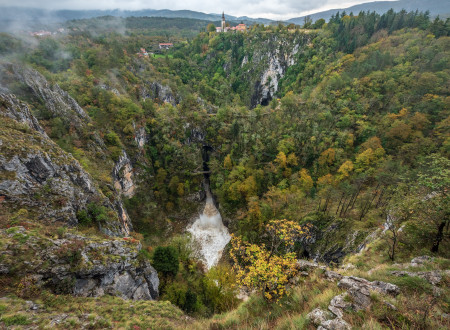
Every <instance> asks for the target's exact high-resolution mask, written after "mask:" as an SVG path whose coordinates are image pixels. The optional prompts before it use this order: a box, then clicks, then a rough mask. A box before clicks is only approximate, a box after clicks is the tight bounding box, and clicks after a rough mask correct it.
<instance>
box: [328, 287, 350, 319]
mask: <svg viewBox="0 0 450 330" xmlns="http://www.w3.org/2000/svg"><path fill="white" fill-rule="evenodd" d="M346 299H347V293H343V294H340V295H337V296H335V297H334V298H333V299H331V301H330V305H328V310H329V311H330V312H332V313H333V314H334V315H336V316H337V317H342V316H344V310H346V309H350V308H351V307H352V304H351V303H350V302H349V301H346Z"/></svg>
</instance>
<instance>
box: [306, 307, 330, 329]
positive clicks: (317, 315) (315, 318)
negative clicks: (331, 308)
mask: <svg viewBox="0 0 450 330" xmlns="http://www.w3.org/2000/svg"><path fill="white" fill-rule="evenodd" d="M306 317H307V318H308V319H309V320H310V321H311V322H312V324H314V325H316V326H319V325H320V324H321V323H323V322H326V321H328V320H331V319H332V318H333V314H331V313H330V312H328V311H324V310H323V309H320V308H316V309H314V310H313V311H312V312H311V313H309V314H308V315H307V316H306Z"/></svg>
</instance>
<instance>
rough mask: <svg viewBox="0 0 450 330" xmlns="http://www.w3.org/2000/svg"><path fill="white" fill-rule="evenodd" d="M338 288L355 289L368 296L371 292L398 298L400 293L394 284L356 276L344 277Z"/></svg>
mask: <svg viewBox="0 0 450 330" xmlns="http://www.w3.org/2000/svg"><path fill="white" fill-rule="evenodd" d="M338 287H340V288H342V289H347V290H350V289H353V290H357V291H361V292H363V293H364V294H366V295H369V294H370V290H373V291H378V292H380V293H383V294H389V295H391V296H396V295H398V294H399V293H400V289H399V287H398V286H396V285H394V284H391V283H386V282H381V281H373V282H370V281H368V280H366V279H364V278H360V277H356V276H344V277H343V278H342V279H341V280H340V281H339V283H338Z"/></svg>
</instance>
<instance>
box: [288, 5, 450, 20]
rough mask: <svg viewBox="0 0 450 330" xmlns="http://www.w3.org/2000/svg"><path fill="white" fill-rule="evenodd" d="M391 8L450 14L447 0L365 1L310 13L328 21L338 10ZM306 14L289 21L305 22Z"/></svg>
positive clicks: (381, 10) (313, 17) (312, 16)
mask: <svg viewBox="0 0 450 330" xmlns="http://www.w3.org/2000/svg"><path fill="white" fill-rule="evenodd" d="M389 9H393V10H395V11H400V10H402V9H405V10H406V11H415V10H418V11H422V12H425V11H427V10H428V11H430V15H431V16H438V15H440V16H441V17H447V16H448V15H450V2H448V1H445V0H428V1H421V0H398V1H374V2H368V3H363V4H359V5H355V6H351V7H347V8H339V9H330V10H327V11H323V12H319V13H315V14H311V15H308V16H309V17H310V18H311V19H312V20H313V21H316V20H318V19H320V18H323V19H325V20H326V21H328V20H329V19H330V18H331V16H333V15H336V13H338V12H343V11H345V12H346V13H347V14H350V13H353V14H355V15H357V14H358V13H359V12H361V11H365V12H367V11H370V12H372V11H375V12H377V13H379V14H383V13H385V12H387V11H388V10H389ZM304 20H305V16H302V17H295V18H291V19H289V20H288V22H291V23H295V24H300V25H302V24H304Z"/></svg>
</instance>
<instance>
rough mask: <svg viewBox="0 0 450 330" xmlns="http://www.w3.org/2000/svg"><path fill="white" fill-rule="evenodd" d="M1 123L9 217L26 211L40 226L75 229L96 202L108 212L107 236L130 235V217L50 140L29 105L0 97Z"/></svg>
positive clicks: (2, 182) (0, 171)
mask: <svg viewBox="0 0 450 330" xmlns="http://www.w3.org/2000/svg"><path fill="white" fill-rule="evenodd" d="M0 117H1V121H0V128H1V129H0V196H1V198H2V200H3V205H4V206H6V209H7V210H9V212H15V211H18V210H19V209H22V208H23V209H27V210H29V211H30V212H31V213H32V214H33V215H34V218H35V219H36V220H39V221H42V222H47V223H53V222H61V223H65V224H69V225H75V224H77V223H78V219H77V212H79V211H81V210H84V209H86V206H87V204H89V203H92V202H94V203H97V204H100V205H102V206H104V207H105V208H106V209H107V210H108V218H107V219H105V220H104V221H102V223H99V226H101V228H102V230H103V231H104V232H105V233H107V234H109V235H119V236H122V235H127V234H128V232H129V230H130V227H131V223H130V221H129V219H128V216H126V213H125V216H123V214H118V212H117V210H116V208H115V207H114V205H113V204H112V203H111V202H110V201H109V200H108V199H107V198H106V197H105V196H104V195H103V194H102V193H101V192H100V191H99V189H98V188H97V186H96V185H95V183H94V182H93V180H92V178H91V176H90V175H89V174H88V173H87V172H86V171H84V170H83V168H82V167H81V166H80V164H79V162H78V161H77V160H76V159H75V158H74V157H73V156H72V155H71V154H68V153H66V152H64V151H63V150H62V149H61V148H60V147H59V146H58V145H57V144H55V143H54V142H53V141H52V140H51V139H49V138H48V137H47V135H46V134H45V132H44V131H43V129H42V128H41V126H40V125H39V123H38V122H37V120H36V118H34V117H33V115H32V114H31V112H30V109H29V107H28V106H27V105H26V104H25V103H23V102H20V101H19V100H17V98H16V97H15V96H13V95H6V94H0ZM119 206H120V205H119Z"/></svg>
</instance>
